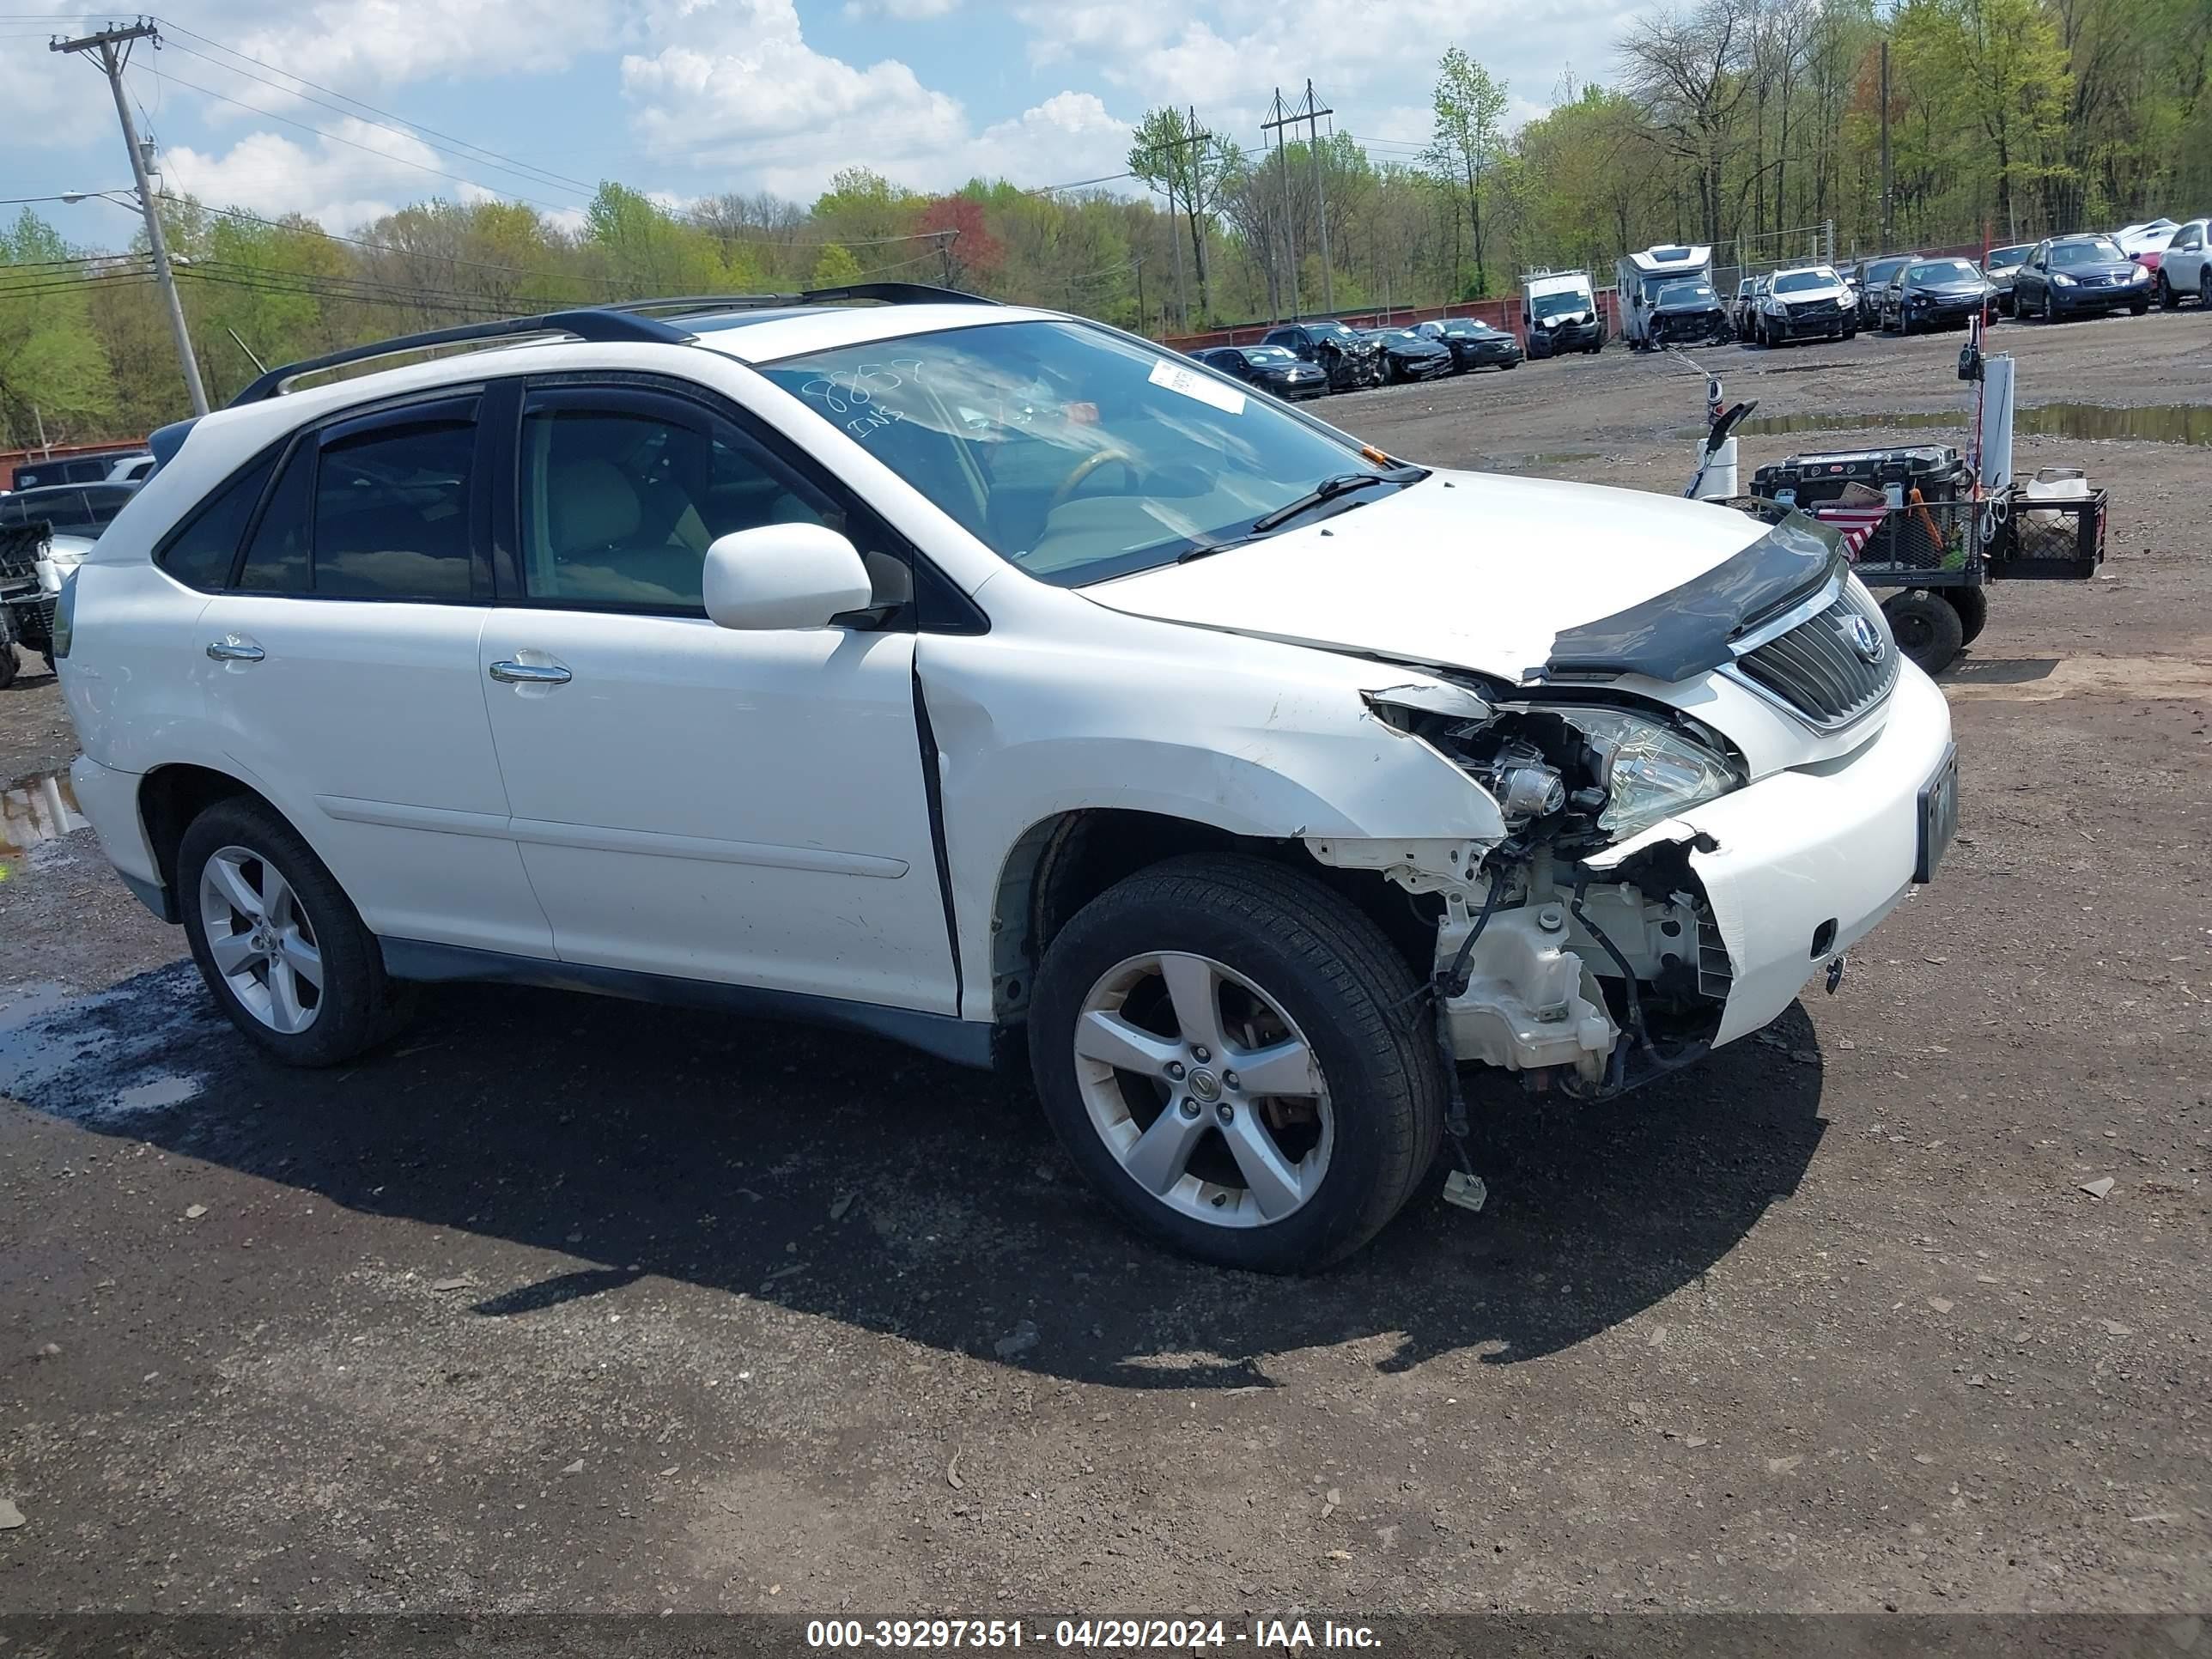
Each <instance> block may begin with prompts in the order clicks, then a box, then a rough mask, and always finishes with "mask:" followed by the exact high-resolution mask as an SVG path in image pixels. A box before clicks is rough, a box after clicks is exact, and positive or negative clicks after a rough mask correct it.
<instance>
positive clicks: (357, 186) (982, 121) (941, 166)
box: [0, 0, 1632, 246]
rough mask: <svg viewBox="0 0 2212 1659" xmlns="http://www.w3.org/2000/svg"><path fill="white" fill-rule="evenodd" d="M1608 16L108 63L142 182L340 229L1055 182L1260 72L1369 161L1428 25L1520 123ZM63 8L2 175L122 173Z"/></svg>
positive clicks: (339, 6) (257, 21) (1193, 20)
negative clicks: (506, 203) (482, 209)
mask: <svg viewBox="0 0 2212 1659" xmlns="http://www.w3.org/2000/svg"><path fill="white" fill-rule="evenodd" d="M17 3H18V4H27V3H36V0H17ZM1631 10H1632V8H1630V7H1628V6H1626V4H1623V3H1620V0H1515V3H1507V0H1397V3H1395V4H1392V5H1390V6H1388V7H1382V6H1376V5H1373V4H1370V3H1360V0H1305V3H1304V4H1302V5H1300V6H1298V7H1296V8H1290V7H1284V6H1280V5H1278V4H1275V3H1272V0H1187V3H1185V4H1183V5H1182V6H1179V7H1169V6H1163V5H1160V4H1158V3H1156V0H1155V3H1132V0H1060V3H1049V0H305V3H300V0H217V3H210V4H201V5H197V6H196V7H194V8H193V9H190V10H185V11H179V12H176V13H173V14H169V13H165V14H162V17H161V21H163V23H164V24H165V26H167V35H168V45H167V46H166V47H165V48H164V49H163V50H162V51H161V52H148V51H145V50H144V49H143V47H142V48H141V49H140V51H139V53H138V55H137V58H135V59H134V66H133V68H132V70H131V75H130V79H129V85H130V89H131V94H132V96H133V98H134V99H135V100H136V102H137V105H138V106H140V107H141V108H142V109H143V112H144V119H145V121H146V123H147V125H149V129H150V130H151V131H152V132H153V134H154V136H155V137H156V138H157V140H158V141H159V143H160V145H161V156H162V166H163V169H164V181H165V184H166V185H167V188H170V189H172V190H180V189H189V190H191V191H194V192H195V193H197V194H198V195H200V196H201V197H204V198H205V199H207V200H209V201H210V202H212V203H216V204H222V205H229V206H238V207H243V208H246V209H248V210H252V211H255V212H258V213H264V214H271V213H281V212H292V211H298V212H304V213H308V214H311V215H313V216H315V217H317V218H318V219H319V220H321V221H322V222H324V223H325V225H327V226H328V227H329V228H331V229H333V230H338V231H344V230H348V229H351V228H356V227H357V226H358V225H360V224H362V222H366V221H367V220H368V219H371V218H374V216H376V215H377V214H379V213H381V212H385V211H388V210H391V209H392V208H394V207H398V206H400V205H403V204H405V203H407V202H410V201H415V200H419V199H422V197H427V196H431V195H443V196H464V197H465V196H471V195H477V194H481V193H485V192H489V193H492V194H496V195H502V196H514V197H521V198H523V199H527V200H531V201H533V202H535V203H537V204H539V205H540V206H542V207H544V208H546V209H547V210H550V211H555V212H559V213H562V214H566V215H573V214H574V212H575V210H577V209H579V208H580V206H581V205H582V204H583V203H584V202H585V201H586V199H587V198H588V197H589V194H590V191H591V188H592V185H593V184H594V183H595V182H596V181H597V180H599V179H603V178H616V179H622V180H623V182H625V183H628V184H631V185H636V186H637V187H639V188H641V189H644V190H648V191H657V192H661V193H663V194H665V195H666V196H667V197H671V198H674V199H685V198H690V197H696V196H700V195H705V194H711V193H715V192H720V191H731V190H734V191H746V192H751V191H761V190H768V191H775V192H776V193H778V194H780V195H784V196H787V197H793V198H795V199H799V200H801V201H804V200H805V199H807V198H809V197H811V196H812V195H813V194H814V193H815V192H817V191H818V190H819V189H820V188H821V186H822V185H823V183H824V182H825V181H826V180H827V179H829V175H830V174H831V173H835V172H836V171H837V170H838V169H839V168H840V167H848V166H855V165H859V166H866V167H874V168H876V169H877V170H878V171H880V172H883V173H887V174H889V175H890V177H892V178H894V179H897V180H899V181H900V182H902V183H903V184H907V185H912V186H915V187H916V188H921V189H932V188H939V189H941V188H949V187H951V186H953V185H957V184H959V183H961V182H962V181H963V180H964V179H968V178H969V177H971V176H973V175H975V174H978V173H980V174H982V175H985V176H1004V177H1006V178H1009V179H1012V180H1013V181H1014V182H1016V183H1017V184H1019V185H1025V186H1033V185H1050V184H1060V183H1065V182H1068V181H1071V180H1074V179H1085V178H1090V177H1093V176H1096V175H1099V174H1103V173H1116V172H1119V171H1120V170H1121V167H1122V166H1123V157H1124V155H1126V153H1127V147H1128V132H1129V128H1130V126H1131V125H1132V124H1133V123H1134V122H1135V121H1137V120H1138V119H1139V118H1141V117H1142V115H1143V113H1144V112H1145V110H1146V107H1147V106H1150V105H1154V104H1158V103H1163V102H1170V101H1172V102H1175V103H1177V104H1195V105H1196V106H1197V109H1198V113H1199V116H1200V119H1201V120H1202V121H1204V122H1205V123H1206V124H1207V125H1209V126H1211V127H1212V128H1213V129H1214V130H1216V131H1224V132H1227V133H1231V134H1233V135H1234V136H1236V137H1238V138H1239V139H1241V140H1242V141H1243V142H1244V143H1246V144H1247V145H1250V146H1256V145H1257V144H1258V143H1259V142H1260V137H1261V135H1260V131H1259V123H1260V121H1261V120H1262V119H1263V118H1265V113H1266V106H1267V101H1268V99H1269V97H1270V95H1271V94H1272V92H1273V88H1274V87H1275V86H1277V85H1281V86H1283V87H1284V88H1285V91H1287V92H1292V93H1297V92H1302V91H1303V88H1304V81H1305V78H1306V77H1307V76H1313V77H1314V79H1315V80H1316V83H1317V86H1318V88H1319V90H1320V92H1321V93H1322V96H1323V97H1324V99H1326V100H1328V101H1329V102H1330V103H1332V104H1334V106H1335V108H1336V110H1337V112H1338V114H1337V125H1338V126H1339V127H1340V129H1342V130H1346V131H1351V132H1352V133H1354V134H1356V135H1358V137H1361V138H1362V139H1364V140H1366V141H1369V142H1370V143H1371V144H1372V146H1373V147H1374V149H1375V153H1376V155H1377V156H1378V157H1380V156H1383V155H1389V156H1392V157H1395V158H1398V159H1409V158H1410V156H1411V155H1412V149H1411V148H1410V144H1413V143H1419V141H1421V140H1423V139H1425V137H1426V136H1427V133H1428V128H1429V116H1428V108H1427V105H1428V94H1429V88H1430V85H1431V82H1432V81H1433V79H1434V76H1435V70H1436V62H1437V57H1438V56H1439V54H1440V53H1441V52H1443V48H1444V47H1445V46H1448V45H1451V44H1457V45H1460V46H1464V47H1465V48H1466V49H1467V50H1468V51H1469V52H1472V53H1474V55H1475V56H1476V57H1477V58H1480V59H1481V60H1482V61H1483V62H1484V63H1485V64H1487V65H1488V66H1489V67H1490V69H1491V70H1492V73H1493V74H1496V75H1498V76H1502V77H1504V79H1505V80H1506V81H1507V82H1509V83H1510V88H1511V92H1512V96H1513V105H1512V112H1513V114H1514V116H1515V117H1516V118H1527V117H1528V116H1530V115H1533V114H1535V113H1537V112H1541V110H1542V109H1543V108H1544V107H1545V106H1547V105H1548V104H1549V103H1550V102H1551V101H1552V100H1553V97H1554V95H1555V90H1556V88H1558V87H1559V84H1560V82H1561V80H1562V77H1563V76H1566V75H1568V74H1570V73H1571V74H1572V75H1574V76H1577V77H1578V78H1581V79H1592V78H1596V79H1603V78H1605V77H1606V76H1607V74H1608V73H1609V72H1610V70H1611V69H1612V65H1613V41H1614V40H1615V39H1616V38H1617V37H1618V35H1619V34H1620V30H1621V28H1622V27H1623V26H1624V25H1625V23H1626V21H1627V18H1628V16H1629V15H1630V12H1631ZM85 21H86V20H84V19H81V18H72V17H67V16H63V15H52V16H51V17H49V16H46V15H40V14H33V13H30V12H11V13H0V156H4V157H5V165H4V167H0V197H25V196H38V195H48V194H54V193H58V192H59V191H64V190H87V189H112V188H115V187H118V186H121V185H127V184H128V183H129V181H130V174H129V168H128V165H127V162H126V161H125V157H124V155H123V151H122V141H121V139H120V137H119V136H118V131H117V128H116V123H115V116H114V110H113V106H112V103H111V102H110V100H109V99H108V97H107V93H106V86H105V84H104V83H103V82H102V81H101V80H100V76H98V74H97V73H96V72H95V71H94V70H93V69H92V68H91V67H90V66H89V65H88V64H85V63H82V62H78V61H73V60H66V59H64V58H59V57H57V56H55V55H53V54H51V53H49V52H47V51H46V36H47V33H49V31H50V30H52V29H55V28H59V29H61V30H64V31H65V32H68V31H72V30H74V29H75V28H76V27H78V26H79V25H80V24H82V23H83V22H85ZM300 77H304V82H303V81H302V79H301V78H300ZM309 82H311V83H313V84H312V85H310V84H306V83H309ZM332 93H336V94H343V96H338V97H334V96H332V95H331V94H332ZM348 100H363V101H365V102H366V103H367V104H368V105H371V106H374V107H375V109H377V110H380V111H383V112H388V113H389V114H390V115H391V116H393V117H396V118H397V120H396V121H385V120H384V119H383V118H381V117H380V116H377V115H374V114H372V113H370V112H368V111H366V110H362V109H361V108H359V107H357V106H351V105H349V102H348ZM333 106H335V107H333ZM426 128H427V129H429V130H431V131H424V129H426ZM497 158H504V160H501V159H497ZM510 162H512V163H520V168H519V169H516V170H509V169H508V167H507V164H508V163H510ZM445 175H453V176H445ZM1117 187H1119V188H1127V185H1121V186H1117ZM40 211H41V212H45V213H47V214H48V215H49V216H51V217H52V218H54V219H55V221H56V222H58V224H59V225H60V226H61V227H62V228H63V230H64V234H65V235H67V236H68V237H69V238H70V240H72V241H75V242H77V243H80V244H82V245H85V246H112V245H118V244H119V243H121V242H122V241H124V240H126V239H127V238H128V236H129V234H130V232H131V224H130V222H129V217H128V215H127V214H126V212H125V210H123V209H121V208H118V207H113V206H110V205H106V204H100V203H98V202H93V203H87V204H82V205H78V206H75V207H63V206H60V205H59V204H55V205H52V206H51V207H42V208H41V209H40Z"/></svg>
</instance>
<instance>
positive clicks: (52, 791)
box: [0, 772, 86, 880]
mask: <svg viewBox="0 0 2212 1659" xmlns="http://www.w3.org/2000/svg"><path fill="white" fill-rule="evenodd" d="M85 822H86V820H85V817H84V814H83V813H82V812H80V811H77V805H76V792H75V791H74V790H72V789H71V788H70V780H69V774H68V773H67V772H43V773H40V775H38V776H36V777H31V778H19V779H17V780H16V781H15V782H14V783H11V784H9V786H8V787H6V788H5V789H0V880H4V879H5V878H6V876H7V874H8V872H9V871H10V870H11V869H12V868H13V867H14V866H15V862H16V860H19V859H21V857H22V856H23V855H24V854H27V853H28V852H29V851H30V850H31V849H32V848H33V847H37V846H40V845H42V844H44V843H45V842H50V841H59V840H60V839H61V838H62V837H63V836H66V835H69V834H70V833H72V832H73V831H75V830H78V829H83V828H84V827H85Z"/></svg>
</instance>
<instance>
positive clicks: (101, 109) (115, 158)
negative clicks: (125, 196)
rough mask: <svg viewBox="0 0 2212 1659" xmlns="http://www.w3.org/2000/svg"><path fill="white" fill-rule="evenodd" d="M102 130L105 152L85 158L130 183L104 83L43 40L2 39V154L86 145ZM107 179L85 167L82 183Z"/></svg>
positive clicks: (0, 94)
mask: <svg viewBox="0 0 2212 1659" xmlns="http://www.w3.org/2000/svg"><path fill="white" fill-rule="evenodd" d="M33 47H35V51H36V54H37V55H36V56H33V52H32V50H31V48H33ZM103 132H105V133H106V137H107V141H108V152H109V153H108V154H107V155H106V156H105V157H104V158H103V157H96V156H95V157H88V164H89V162H90V161H99V160H104V161H106V164H107V171H108V172H109V173H112V174H113V175H114V178H115V179H119V180H121V181H123V182H125V183H128V182H129V179H130V171H131V164H130V162H129V161H126V160H125V159H124V150H123V137H122V135H121V134H120V133H119V132H118V131H116V127H115V105H114V104H113V102H112V100H110V99H109V98H108V95H107V83H106V82H105V81H102V80H101V79H100V78H99V76H96V75H95V74H94V72H93V70H91V69H90V68H89V67H88V66H87V65H85V64H79V63H64V62H62V61H61V60H60V59H59V58H56V57H55V56H54V55H53V54H52V53H51V52H47V50H46V45H45V43H44V42H43V41H38V42H30V41H9V42H8V43H6V44H5V45H0V155H11V154H16V153H20V151H21V150H24V149H73V148H76V147H79V146H85V147H89V146H90V145H91V144H92V143H94V141H95V140H97V139H98V138H99V137H100V135H101V134H102V133H103ZM106 182H108V180H107V179H105V178H101V179H95V178H94V177H93V176H92V173H89V172H88V173H86V175H85V179H84V186H85V187H94V186H97V185H101V184H105V183H106ZM71 187H72V188H76V187H77V186H74V185H73V186H71ZM23 193H24V192H22V191H9V194H10V195H21V194H23ZM11 216H12V215H11Z"/></svg>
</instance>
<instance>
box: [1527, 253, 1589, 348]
mask: <svg viewBox="0 0 2212 1659" xmlns="http://www.w3.org/2000/svg"><path fill="white" fill-rule="evenodd" d="M1521 333H1522V337H1523V338H1524V339H1526V340H1527V341H1528V355H1529V356H1531V357H1556V356H1559V354H1560V353H1561V352H1563V351H1601V350H1603V349H1604V348H1605V313H1603V312H1601V311H1600V310H1599V309H1598V306H1597V295H1595V293H1594V292H1592V290H1591V289H1590V279H1589V272H1588V271H1587V270H1532V271H1530V272H1529V273H1528V275H1527V276H1523V277H1522V279H1521Z"/></svg>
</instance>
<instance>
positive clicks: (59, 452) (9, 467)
mask: <svg viewBox="0 0 2212 1659" xmlns="http://www.w3.org/2000/svg"><path fill="white" fill-rule="evenodd" d="M145 447H146V441H145V440H144V439H143V438H139V439H136V440H133V439H130V438H118V439H114V440H112V441H109V442H106V443H104V444H55V445H53V446H52V447H50V448H46V449H0V489H14V488H15V469H16V468H17V467H19V466H26V465H29V466H35V465H38V464H39V463H40V462H41V461H60V460H67V459H69V458H70V456H72V455H127V454H129V453H131V452H132V451H133V450H143V449H144V448H145Z"/></svg>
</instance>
